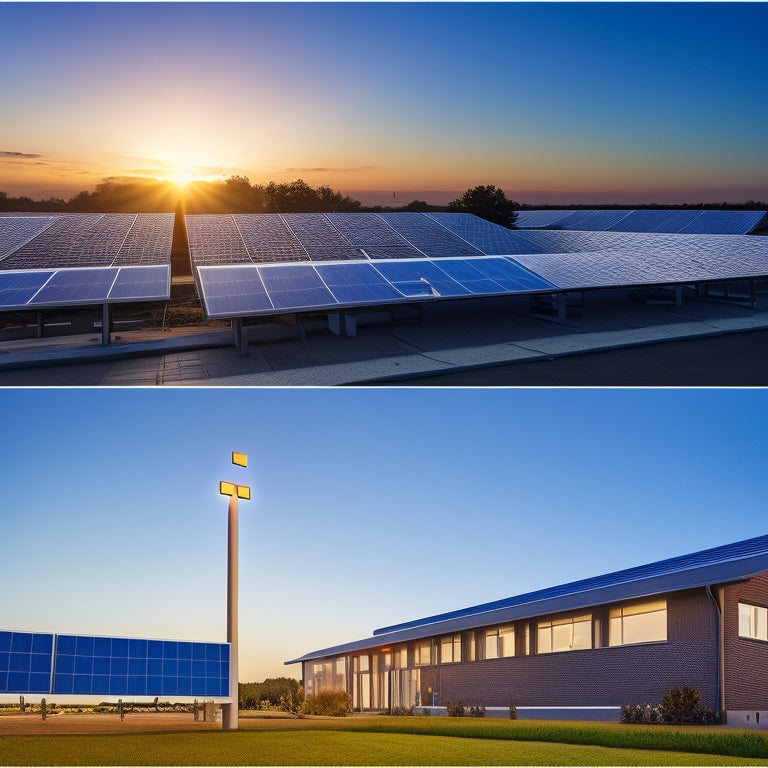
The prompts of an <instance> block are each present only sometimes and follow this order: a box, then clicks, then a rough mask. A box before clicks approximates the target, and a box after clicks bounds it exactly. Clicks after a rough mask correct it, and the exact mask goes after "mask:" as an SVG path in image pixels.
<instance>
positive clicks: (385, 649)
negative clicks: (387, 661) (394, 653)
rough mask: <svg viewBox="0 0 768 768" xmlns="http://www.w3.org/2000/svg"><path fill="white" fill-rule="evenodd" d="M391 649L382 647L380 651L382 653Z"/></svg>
mask: <svg viewBox="0 0 768 768" xmlns="http://www.w3.org/2000/svg"><path fill="white" fill-rule="evenodd" d="M391 650H392V649H391V648H382V649H381V652H382V653H389V652H390V651H391Z"/></svg>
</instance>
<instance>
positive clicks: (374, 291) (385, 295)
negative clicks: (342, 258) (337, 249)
mask: <svg viewBox="0 0 768 768" xmlns="http://www.w3.org/2000/svg"><path fill="white" fill-rule="evenodd" d="M317 271H318V272H319V273H320V277H322V278H323V280H324V281H325V284H326V285H327V286H328V287H329V288H330V289H331V292H332V293H333V295H334V296H335V297H336V299H337V301H338V302H339V303H341V304H355V303H359V302H376V301H389V300H391V299H395V300H396V299H402V295H401V294H400V293H399V292H398V291H397V290H396V289H395V288H394V287H393V286H391V285H390V284H389V283H388V282H387V281H386V280H384V278H383V277H382V276H381V275H380V274H379V273H378V272H377V271H376V270H375V269H374V268H373V267H372V266H371V265H370V264H356V263H350V264H318V265H317Z"/></svg>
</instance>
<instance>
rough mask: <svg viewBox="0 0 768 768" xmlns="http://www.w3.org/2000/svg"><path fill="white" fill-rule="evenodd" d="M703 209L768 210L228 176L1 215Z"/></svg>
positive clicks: (111, 190) (133, 186)
mask: <svg viewBox="0 0 768 768" xmlns="http://www.w3.org/2000/svg"><path fill="white" fill-rule="evenodd" d="M654 208H661V209H670V210H672V209H682V210H684V209H700V210H765V209H766V208H768V203H765V202H756V201H754V200H750V201H749V202H747V203H744V204H740V205H736V204H729V203H715V204H709V203H698V204H687V203H686V204H682V205H658V204H655V203H652V204H647V205H610V204H609V205H581V204H572V205H520V204H518V203H516V202H515V201H513V200H510V199H508V198H507V196H506V194H505V193H504V191H503V190H502V189H500V188H499V187H495V186H493V185H488V186H482V185H481V186H477V187H474V188H473V189H468V190H467V191H466V192H465V193H464V194H463V195H462V196H461V197H459V198H458V199H456V200H453V201H452V202H450V203H449V204H448V205H443V206H440V205H430V204H429V203H427V202H426V201H424V200H413V201H412V202H410V203H408V204H407V205H402V206H396V207H395V206H363V204H362V203H361V202H360V201H359V200H355V199H353V198H351V197H348V196H346V195H343V194H342V193H341V192H337V191H335V190H333V189H332V188H331V187H328V186H319V187H312V186H310V185H309V184H307V183H306V182H305V181H303V180H302V179H297V180H296V181H292V182H287V183H280V184H278V183H276V182H273V181H270V182H269V183H267V184H258V183H256V184H252V183H251V182H250V180H249V179H248V177H246V176H230V177H229V178H228V179H224V180H222V181H193V182H190V183H189V184H187V185H185V186H184V187H179V186H177V185H176V184H175V183H173V182H171V181H159V180H157V179H144V178H140V177H131V178H125V177H121V178H109V179H104V180H103V181H102V182H101V183H99V184H97V185H96V187H95V188H94V189H93V190H90V191H89V190H84V191H82V192H78V193H77V194H76V195H74V196H73V197H71V198H70V199H69V200H64V199H61V198H57V197H49V198H47V199H45V200H33V199H32V198H31V197H10V196H8V195H7V194H6V193H5V192H0V212H4V213H22V212H23V213H36V212H39V213H176V212H182V213H187V214H204V213H209V214H215V213H218V214H222V213H356V212H376V211H413V212H428V211H458V212H464V213H474V214H475V215H477V216H480V217H481V218H484V219H487V220H489V221H493V222H495V223H497V224H501V225H503V226H506V227H513V226H514V224H515V219H516V218H517V211H519V210H525V209H537V210H539V209H540V210H545V209H558V210H583V209H589V210H604V209H654Z"/></svg>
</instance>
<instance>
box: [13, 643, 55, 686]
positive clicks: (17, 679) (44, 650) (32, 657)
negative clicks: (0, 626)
mask: <svg viewBox="0 0 768 768" xmlns="http://www.w3.org/2000/svg"><path fill="white" fill-rule="evenodd" d="M52 662H53V635H49V634H43V633H35V632H7V631H0V693H20V694H23V693H48V692H49V690H50V685H51V665H52Z"/></svg>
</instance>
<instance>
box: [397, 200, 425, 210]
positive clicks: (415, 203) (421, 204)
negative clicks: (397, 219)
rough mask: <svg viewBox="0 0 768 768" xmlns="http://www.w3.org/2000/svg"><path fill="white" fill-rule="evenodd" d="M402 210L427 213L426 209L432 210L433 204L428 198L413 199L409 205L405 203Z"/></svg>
mask: <svg viewBox="0 0 768 768" xmlns="http://www.w3.org/2000/svg"><path fill="white" fill-rule="evenodd" d="M401 210H403V211H409V212H412V213H425V212H426V211H431V210H432V206H431V205H430V204H429V203H428V202H427V201H426V200H412V201H411V202H410V203H408V205H404V206H403V207H402V209H401Z"/></svg>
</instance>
